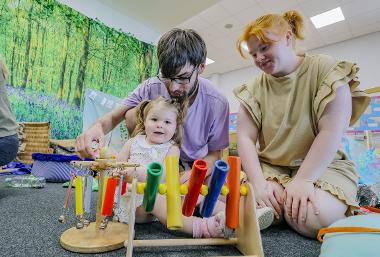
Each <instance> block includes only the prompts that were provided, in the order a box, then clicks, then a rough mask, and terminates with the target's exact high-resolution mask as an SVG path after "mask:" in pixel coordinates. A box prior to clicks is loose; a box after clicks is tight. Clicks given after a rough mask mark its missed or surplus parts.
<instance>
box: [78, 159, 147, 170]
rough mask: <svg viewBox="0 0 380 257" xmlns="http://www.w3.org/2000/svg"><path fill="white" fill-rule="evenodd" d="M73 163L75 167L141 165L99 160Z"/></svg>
mask: <svg viewBox="0 0 380 257" xmlns="http://www.w3.org/2000/svg"><path fill="white" fill-rule="evenodd" d="M71 164H72V165H73V166H75V167H81V166H82V167H91V168H94V169H96V168H97V167H99V168H100V167H102V166H103V165H104V166H105V167H107V168H125V167H139V166H140V164H138V163H130V162H98V161H71Z"/></svg>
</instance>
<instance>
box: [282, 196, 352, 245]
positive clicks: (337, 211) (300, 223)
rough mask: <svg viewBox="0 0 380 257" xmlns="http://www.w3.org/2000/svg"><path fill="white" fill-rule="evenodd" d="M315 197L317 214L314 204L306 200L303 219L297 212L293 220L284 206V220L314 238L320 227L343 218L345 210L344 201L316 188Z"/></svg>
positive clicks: (298, 230) (302, 233)
mask: <svg viewBox="0 0 380 257" xmlns="http://www.w3.org/2000/svg"><path fill="white" fill-rule="evenodd" d="M316 198H317V202H318V206H319V214H315V211H314V206H313V205H312V203H311V202H308V204H307V215H306V219H305V220H302V218H301V217H300V214H298V219H297V220H293V219H292V217H291V216H289V213H288V212H287V211H286V208H284V217H285V220H286V222H287V223H288V224H289V225H290V226H291V227H292V228H293V229H294V230H296V231H297V232H298V233H300V234H301V235H303V236H306V237H311V238H316V236H317V234H318V231H319V230H320V229H321V228H324V227H328V226H330V225H331V224H332V223H334V222H335V221H337V220H339V219H342V218H345V212H346V210H347V205H346V204H345V203H343V202H342V201H340V200H338V199H337V198H336V197H335V196H333V195H332V194H330V193H328V192H325V191H322V190H319V189H318V191H317V197H316Z"/></svg>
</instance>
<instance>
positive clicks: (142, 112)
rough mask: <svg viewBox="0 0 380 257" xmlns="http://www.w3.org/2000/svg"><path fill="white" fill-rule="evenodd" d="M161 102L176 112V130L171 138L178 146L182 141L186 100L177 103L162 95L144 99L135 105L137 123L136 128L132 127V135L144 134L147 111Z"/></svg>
mask: <svg viewBox="0 0 380 257" xmlns="http://www.w3.org/2000/svg"><path fill="white" fill-rule="evenodd" d="M159 104H162V105H164V106H165V107H167V108H173V109H175V111H176V113H177V120H176V122H177V127H176V131H175V133H174V135H173V138H172V140H173V141H174V142H175V143H176V144H177V145H178V146H180V145H181V143H182V134H183V123H184V120H185V116H186V111H187V104H188V101H184V102H183V103H178V102H177V101H176V100H175V99H167V98H164V97H162V96H160V97H158V98H156V99H155V100H145V101H142V102H141V103H140V104H139V105H138V106H137V113H136V114H137V124H136V128H135V129H134V131H133V133H132V137H134V136H136V135H145V125H144V122H145V120H146V117H147V116H148V113H149V111H150V110H151V109H152V108H153V107H155V106H157V105H159Z"/></svg>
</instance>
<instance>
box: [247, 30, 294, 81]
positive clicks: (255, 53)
mask: <svg viewBox="0 0 380 257" xmlns="http://www.w3.org/2000/svg"><path fill="white" fill-rule="evenodd" d="M266 36H267V37H268V39H270V40H273V42H268V43H266V42H263V41H260V40H259V39H258V38H257V37H255V36H252V37H250V38H249V39H248V41H247V46H248V50H249V54H250V55H251V56H252V57H253V60H254V62H255V65H256V66H257V67H258V68H259V69H260V70H262V71H263V72H265V73H267V74H270V75H273V76H275V77H281V76H285V75H287V74H284V73H285V72H284V71H285V70H287V56H289V52H288V51H293V49H292V44H291V40H289V34H286V35H285V36H283V37H280V36H278V35H275V34H273V33H270V32H268V33H267V34H266ZM290 37H291V34H290Z"/></svg>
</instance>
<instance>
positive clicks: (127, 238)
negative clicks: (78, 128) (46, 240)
mask: <svg viewBox="0 0 380 257" xmlns="http://www.w3.org/2000/svg"><path fill="white" fill-rule="evenodd" d="M73 165H74V166H77V167H82V168H83V167H86V168H87V169H89V170H92V171H93V173H95V174H93V175H97V177H98V178H99V191H98V202H97V203H98V204H97V210H96V222H95V223H90V225H86V222H85V221H86V220H87V219H86V218H84V216H86V213H87V211H86V206H89V204H86V202H87V201H88V200H87V201H86V199H87V198H86V194H87V193H86V192H87V190H86V189H87V187H86V184H87V182H86V181H87V177H86V175H85V176H83V178H82V179H81V180H82V181H83V184H82V189H81V190H80V189H79V188H80V185H79V184H78V185H79V187H78V189H77V187H76V189H75V190H78V193H75V195H77V194H78V197H79V198H78V199H77V198H76V201H75V202H77V201H78V204H77V205H76V211H77V213H76V214H77V216H78V220H79V221H78V224H80V225H79V226H78V224H77V226H75V227H74V228H71V229H69V230H67V231H65V232H64V233H63V234H62V236H61V240H60V242H61V245H62V246H63V247H64V248H65V249H68V250H70V251H74V252H81V253H96V252H105V251H110V250H114V249H118V248H120V247H122V246H123V245H124V246H125V247H126V248H127V253H126V254H127V256H132V253H133V248H134V247H142V246H145V247H147V246H148V247H149V246H171V245H172V246H179V245H226V244H228V245H230V244H232V245H236V247H237V248H238V249H239V250H240V251H241V252H242V253H243V254H244V255H252V256H263V250H262V245H261V237H260V233H259V228H258V224H257V221H256V209H255V202H254V194H253V190H252V186H251V185H250V184H245V185H240V159H239V158H238V157H229V159H228V162H225V161H223V160H219V161H217V162H216V163H215V167H214V169H213V172H212V175H211V178H210V183H209V185H208V186H206V185H204V184H203V183H204V179H205V175H206V172H207V169H208V164H207V162H205V161H204V160H196V161H195V162H194V165H193V167H192V172H191V175H190V180H189V182H188V184H183V185H181V184H180V180H179V159H178V156H168V157H167V158H166V163H165V167H166V171H165V173H166V183H165V184H161V183H160V180H161V175H162V174H163V165H162V164H160V163H151V164H150V165H149V166H148V167H147V180H146V182H145V183H138V182H137V178H136V177H133V179H132V183H131V184H130V185H129V186H128V187H127V188H128V190H125V188H126V184H125V182H124V181H125V180H124V179H123V178H122V177H120V178H119V177H112V176H110V177H108V179H107V182H105V181H106V177H107V175H108V174H107V173H108V171H109V170H110V169H115V168H118V169H123V168H125V167H130V166H136V165H137V164H131V163H117V162H115V160H96V161H94V162H76V163H73ZM79 175H83V174H79ZM79 175H77V177H79ZM226 181H227V182H226ZM225 182H226V183H225ZM79 183H80V182H79ZM71 184H73V183H71ZM123 188H124V189H123ZM123 191H124V192H125V191H126V193H127V194H129V195H130V198H131V201H129V205H130V206H129V224H123V223H119V222H115V218H114V220H113V221H110V218H111V216H112V207H113V206H115V205H116V206H118V205H119V202H120V195H121V194H123ZM75 192H77V191H75ZM80 192H85V193H84V195H82V196H80ZM70 193H71V189H69V193H68V199H69V198H70V196H69V194H70ZM158 193H160V194H166V200H167V228H168V229H170V230H176V229H180V228H181V227H182V226H183V224H182V217H183V216H182V215H185V216H191V215H192V214H193V212H194V209H195V205H196V203H197V200H198V197H199V195H200V194H201V195H203V196H205V198H204V202H203V203H202V205H201V214H202V215H204V216H208V215H211V213H212V212H213V209H214V206H215V203H216V201H217V199H218V197H219V195H224V196H226V211H225V213H226V227H227V228H228V229H227V231H229V233H227V235H232V234H233V233H231V232H232V231H234V232H235V233H234V235H235V237H233V238H232V237H230V238H224V239H223V238H206V239H199V238H194V239H157V240H134V239H133V237H134V234H135V233H134V223H135V214H136V213H135V210H136V206H135V195H136V194H143V208H144V209H145V210H146V211H147V212H150V211H152V210H153V208H154V204H155V199H156V196H157V194H158ZM115 194H116V195H117V196H118V197H116V199H117V201H116V202H114V200H113V199H114V198H113V197H112V196H114V195H115ZM181 196H184V200H183V204H181ZM242 196H243V197H242ZM68 199H66V204H65V206H66V205H67V206H68V204H67V201H68ZM81 203H82V206H81ZM83 203H84V204H83ZM83 205H84V210H81V209H83ZM77 209H78V210H77ZM115 209H117V208H115ZM66 211H67V210H66ZM115 215H117V213H116V214H114V217H115ZM116 220H117V219H116ZM78 228H80V229H78ZM73 231H75V232H73ZM69 238H70V240H69ZM110 238H114V239H112V240H111V241H112V242H107V243H106V241H107V240H110ZM115 238H117V239H115ZM94 239H95V240H94Z"/></svg>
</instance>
